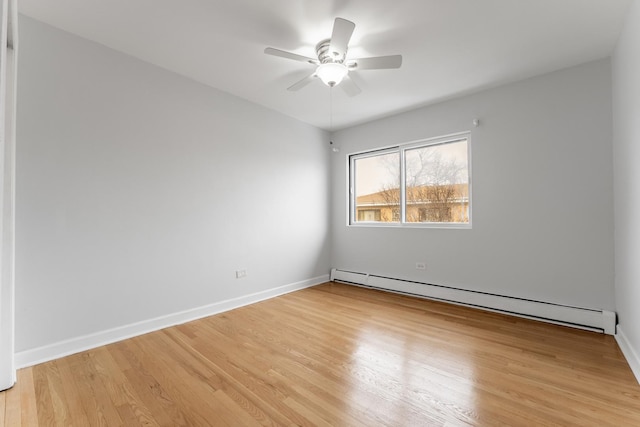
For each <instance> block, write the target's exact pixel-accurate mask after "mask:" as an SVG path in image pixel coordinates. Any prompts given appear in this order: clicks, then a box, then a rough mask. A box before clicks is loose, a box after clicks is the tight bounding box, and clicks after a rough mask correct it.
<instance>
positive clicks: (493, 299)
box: [331, 268, 616, 335]
mask: <svg viewBox="0 0 640 427" xmlns="http://www.w3.org/2000/svg"><path fill="white" fill-rule="evenodd" d="M331 281H335V282H341V283H347V284H352V285H357V286H364V287H368V288H374V289H380V290H384V291H390V292H395V293H400V294H405V295H412V296H417V297H421V298H427V299H433V300H438V301H445V302H449V303H453V304H458V305H465V306H469V307H474V308H479V309H483V310H488V311H493V312H498V313H504V314H509V315H512V316H519V317H524V318H528V319H534V320H540V321H543V322H548V323H554V324H558V325H564V326H571V327H574V328H579V329H586V330H589V331H596V332H602V333H605V334H609V335H615V333H616V313H614V312H612V311H606V310H597V309H589V308H580V307H571V306H566V305H560V304H554V303H548V302H541V301H532V300H528V299H523V298H514V297H508V296H502V295H494V294H489V293H484V292H477V291H470V290H466V289H458V288H452V287H448V286H440V285H432V284H429V283H421V282H414V281H410V280H403V279H395V278H391V277H383V276H377V275H372V274H367V273H359V272H354V271H346V270H340V269H335V268H334V269H332V270H331Z"/></svg>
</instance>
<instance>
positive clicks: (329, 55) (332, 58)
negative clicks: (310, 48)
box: [316, 39, 347, 64]
mask: <svg viewBox="0 0 640 427" xmlns="http://www.w3.org/2000/svg"><path fill="white" fill-rule="evenodd" d="M330 45H331V39H324V40H322V41H320V42H319V43H318V44H317V45H316V54H317V55H318V60H319V61H320V63H321V64H327V63H329V62H336V63H338V64H342V63H343V62H344V60H345V58H346V56H347V52H346V51H345V53H344V54H343V55H340V54H339V53H337V52H331V51H330V49H329V47H330Z"/></svg>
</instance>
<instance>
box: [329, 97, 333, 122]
mask: <svg viewBox="0 0 640 427" xmlns="http://www.w3.org/2000/svg"><path fill="white" fill-rule="evenodd" d="M329 132H333V87H330V88H329Z"/></svg>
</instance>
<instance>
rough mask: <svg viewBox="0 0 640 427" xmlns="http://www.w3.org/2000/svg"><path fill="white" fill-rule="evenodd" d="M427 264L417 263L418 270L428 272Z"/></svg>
mask: <svg viewBox="0 0 640 427" xmlns="http://www.w3.org/2000/svg"><path fill="white" fill-rule="evenodd" d="M426 269H427V264H426V263H424V262H416V270H426Z"/></svg>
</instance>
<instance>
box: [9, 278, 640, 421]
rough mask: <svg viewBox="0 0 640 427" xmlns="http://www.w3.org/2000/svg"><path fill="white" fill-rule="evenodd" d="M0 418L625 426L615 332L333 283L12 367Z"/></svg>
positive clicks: (628, 376)
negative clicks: (13, 381)
mask: <svg viewBox="0 0 640 427" xmlns="http://www.w3.org/2000/svg"><path fill="white" fill-rule="evenodd" d="M18 380H19V381H18V384H17V385H16V386H15V387H14V388H13V389H11V390H9V391H5V392H2V393H0V427H5V426H12V427H13V426H19V425H27V426H32V425H33V426H37V425H40V426H49V425H65V426H100V425H105V426H111V425H126V426H139V425H140V426H142V425H144V426H209V425H214V426H236V425H243V426H257V425H263V426H282V425H288V426H293V425H299V426H329V425H340V426H341V425H349V426H367V427H368V426H378V425H380V426H400V425H401V426H414V425H415V426H432V425H433V426H531V425H536V426H537V425H544V426H551V425H559V426H598V427H601V426H636V425H640V385H639V384H638V382H637V381H636V379H635V378H634V376H633V374H632V372H631V370H630V368H629V366H628V364H627V363H626V361H625V359H624V357H623V355H622V353H621V351H620V349H619V348H618V346H617V343H616V341H615V339H613V337H610V336H605V335H601V334H597V333H592V332H585V331H580V330H575V329H571V328H566V327H561V326H555V325H549V324H544V323H540V322H535V321H531V320H527V319H520V318H515V317H509V316H504V315H501V314H497V313H488V312H482V311H478V310H473V309H469V308H465V307H459V306H454V305H450V304H445V303H440V302H433V301H427V300H424V299H418V298H411V297H407V296H402V295H397V294H391V293H385V292H380V291H374V290H370V289H363V288H359V287H355V286H348V285H342V284H336V283H326V284H323V285H319V286H315V287H312V288H308V289H305V290H302V291H298V292H295V293H291V294H287V295H283V296H281V297H277V298H273V299H270V300H267V301H263V302H260V303H257V304H253V305H251V306H246V307H242V308H239V309H236V310H232V311H229V312H226V313H222V314H219V315H217V316H211V317H208V318H206V319H201V320H197V321H194V322H190V323H187V324H184V325H179V326H176V327H173V328H167V329H164V330H161V331H157V332H154V333H151V334H146V335H143V336H139V337H136V338H132V339H129V340H125V341H122V342H118V343H114V344H110V345H108V346H105V347H100V348H97V349H94V350H90V351H88V352H84V353H79V354H76V355H72V356H68V357H66V358H62V359H59V360H55V361H52V362H47V363H44V364H41V365H37V366H34V367H31V368H25V369H22V370H20V371H19V373H18Z"/></svg>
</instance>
